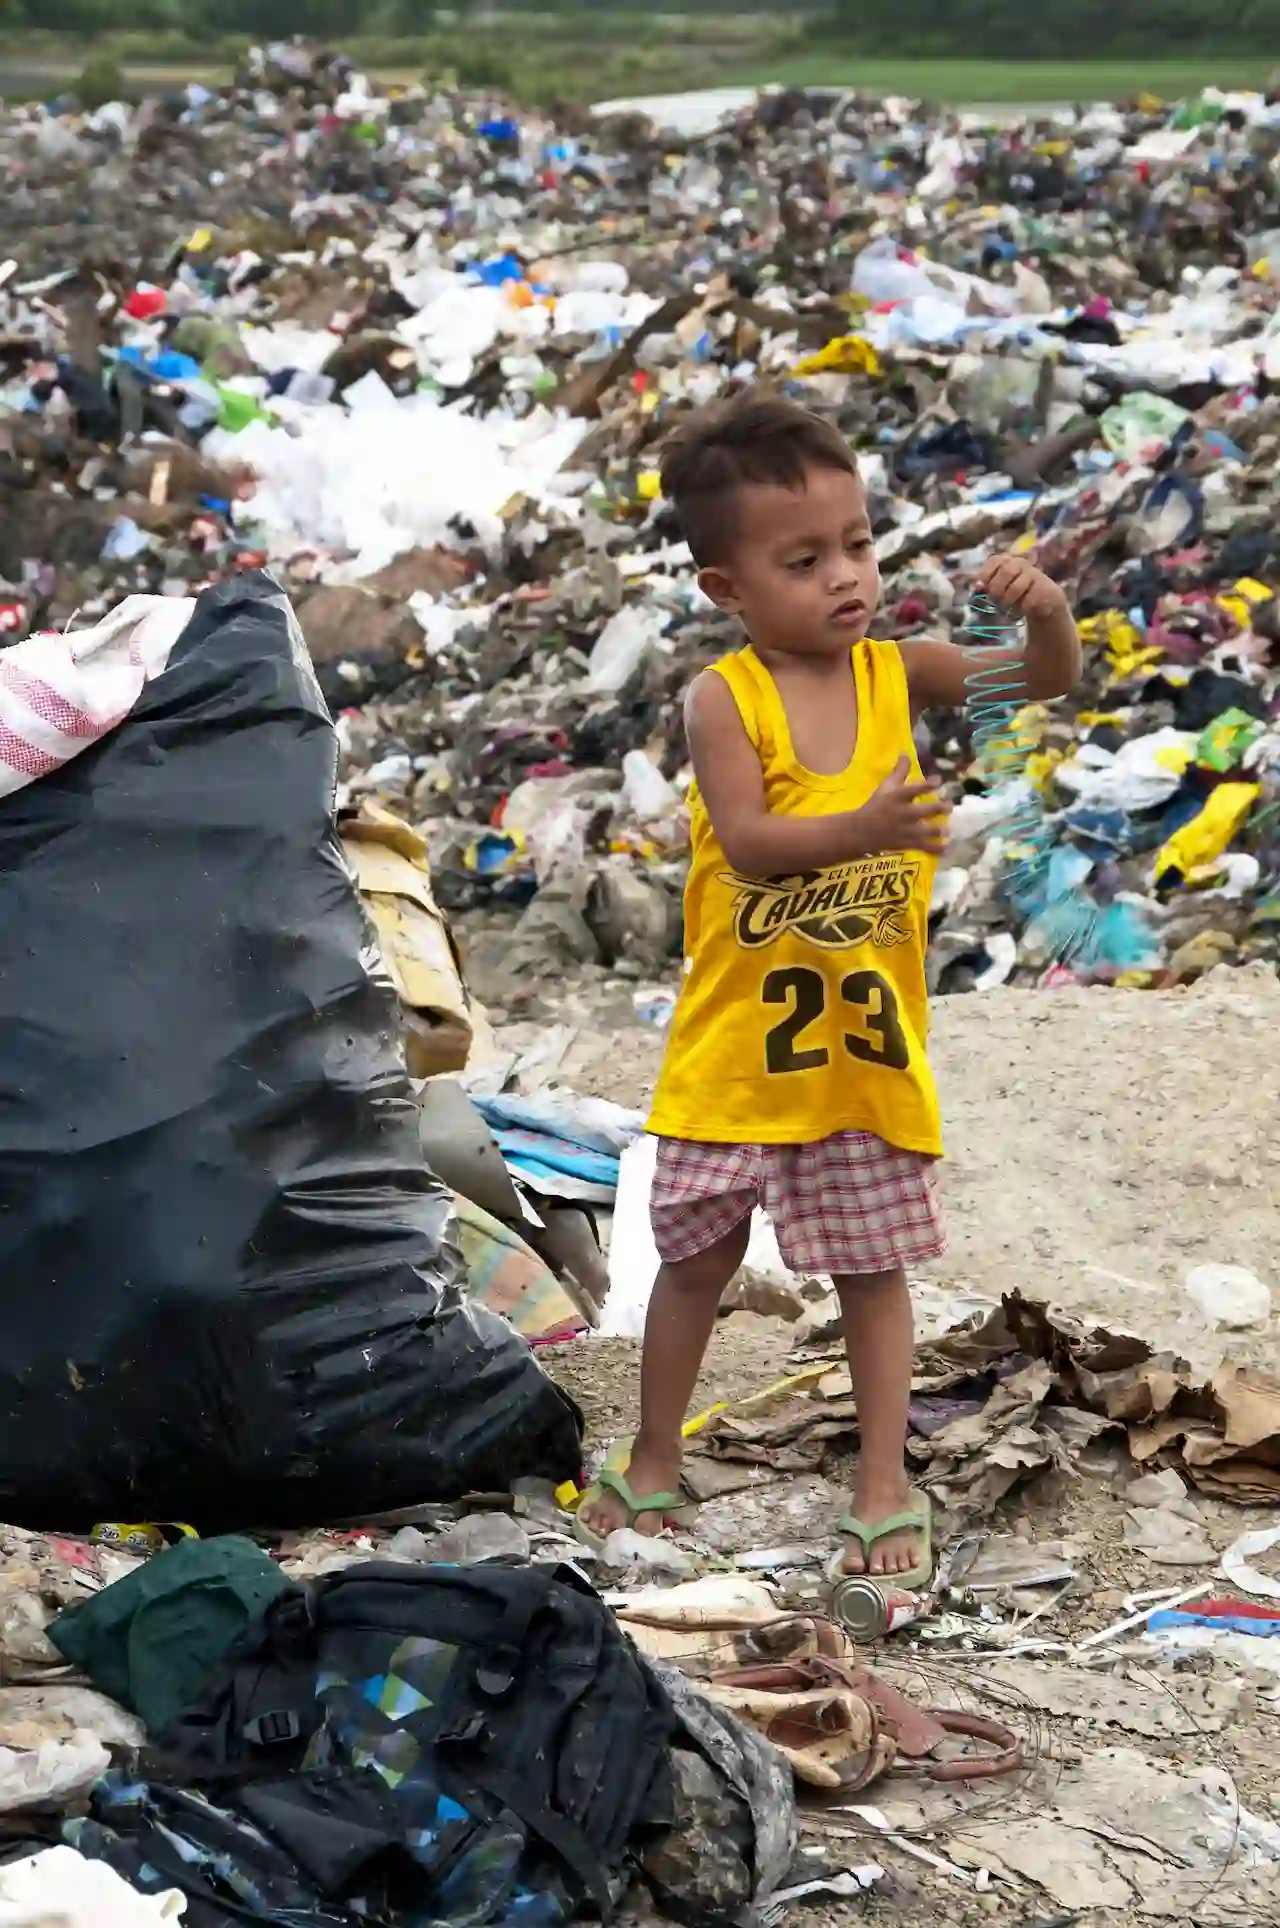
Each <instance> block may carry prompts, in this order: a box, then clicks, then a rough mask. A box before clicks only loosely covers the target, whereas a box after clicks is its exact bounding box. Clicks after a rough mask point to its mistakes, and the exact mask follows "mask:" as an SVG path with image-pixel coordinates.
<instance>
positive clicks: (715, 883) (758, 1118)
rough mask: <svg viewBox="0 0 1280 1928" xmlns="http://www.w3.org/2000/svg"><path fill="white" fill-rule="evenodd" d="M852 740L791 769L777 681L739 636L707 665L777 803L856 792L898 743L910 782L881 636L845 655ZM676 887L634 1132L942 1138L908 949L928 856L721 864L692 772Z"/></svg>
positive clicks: (920, 992) (918, 920)
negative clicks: (642, 1126)
mask: <svg viewBox="0 0 1280 1928" xmlns="http://www.w3.org/2000/svg"><path fill="white" fill-rule="evenodd" d="M852 655H853V674H854V679H855V681H856V684H857V694H858V740H857V743H856V744H855V746H854V752H853V756H852V759H851V760H850V763H849V765H848V768H847V769H845V770H842V771H841V772H840V773H839V774H838V775H835V776H821V775H819V774H818V773H817V772H815V771H813V770H807V769H805V767H804V765H803V764H801V763H799V762H798V761H797V760H796V755H795V752H794V750H793V749H792V747H791V732H790V730H789V728H788V726H787V716H786V711H785V709H784V707H783V703H782V699H781V697H780V696H779V694H778V689H777V685H776V684H775V683H774V680H773V678H772V676H771V675H770V674H769V672H768V670H767V669H766V668H765V666H764V664H763V663H762V662H761V661H760V659H759V657H758V656H757V655H756V653H755V651H754V650H753V649H750V648H747V649H744V650H742V651H741V652H740V653H739V654H737V655H734V656H727V657H725V658H724V659H723V660H722V661H721V662H718V663H716V664H715V665H714V669H715V671H716V672H717V673H718V674H719V675H721V676H723V677H724V680H725V682H726V683H727V684H728V685H729V688H730V690H731V691H732V692H733V699H734V702H735V703H736V704H737V707H738V714H739V715H740V716H741V718H742V722H743V726H744V727H745V729H746V732H747V735H748V736H749V737H750V739H751V741H752V743H753V744H754V745H755V747H756V749H757V751H758V752H759V755H760V761H761V763H762V765H763V766H764V788H765V800H766V802H767V804H768V807H769V809H770V810H771V811H773V812H776V813H777V814H779V815H783V816H797V817H818V816H826V815H829V814H834V813H836V812H839V811H842V810H856V809H858V808H859V807H860V806H861V805H862V804H864V803H866V802H867V800H868V799H869V798H870V796H871V793H872V792H873V790H875V788H876V787H877V785H878V784H880V783H881V782H883V780H884V778H885V777H887V776H888V775H889V773H890V771H891V770H892V769H893V767H894V765H895V763H896V762H897V761H898V759H899V757H901V756H904V755H906V756H909V757H910V759H911V770H912V777H913V779H914V780H915V781H917V782H918V781H919V780H920V774H921V772H920V765H919V762H918V760H917V758H916V751H915V744H914V741H913V738H912V731H911V707H910V703H909V700H908V696H907V677H906V671H905V669H904V667H903V662H902V656H901V653H900V651H899V649H898V646H897V644H896V643H875V642H871V641H869V640H868V641H864V642H861V643H858V644H857V645H856V646H855V647H854V649H853V652H852ZM690 811H691V817H692V836H693V861H692V865H691V867H690V871H689V881H688V884H687V886H686V890H685V981H684V988H683V990H682V991H681V994H680V1001H679V1003H678V1004H677V1006H676V1013H675V1017H674V1019H673V1021H672V1027H671V1035H670V1038H669V1041H668V1044H667V1052H666V1059H665V1062H664V1064H663V1067H662V1075H661V1077H660V1079H659V1081H658V1090H657V1095H656V1097H655V1099H654V1104H653V1111H652V1115H651V1116H650V1119H649V1130H650V1131H651V1132H655V1133H657V1134H658V1135H659V1136H660V1137H664V1138H686V1139H691V1140H693V1141H694V1142H696V1143H700V1144H756V1145H796V1144H809V1143H812V1142H814V1141H815V1140H817V1139H820V1138H829V1137H831V1135H832V1134H833V1133H835V1132H838V1131H870V1132H874V1133H876V1135H877V1136H878V1137H880V1138H883V1139H885V1140H886V1142H887V1143H889V1144H891V1145H898V1146H901V1147H902V1148H903V1149H904V1150H908V1151H919V1152H925V1153H929V1154H932V1155H936V1154H939V1153H940V1152H941V1150H942V1134H941V1124H940V1121H939V1116H938V1099H937V1093H936V1090H935V1088H934V1083H933V1074H932V1072H931V1071H930V1069H929V1064H928V1060H927V1058H926V1056H925V1036H926V1032H927V1029H928V1004H927V999H926V995H925V978H924V955H925V945H926V943H927V941H928V929H929V902H930V897H931V894H932V890H933V872H934V867H935V866H934V860H933V858H932V857H928V856H925V855H924V854H923V853H922V852H918V851H889V852H885V853H884V854H883V855H880V856H874V857H863V858H860V859H858V860H857V861H856V862H852V863H847V864H838V865H836V866H834V867H833V868H832V869H830V870H825V871H811V872H808V873H806V874H804V875H802V876H796V877H775V878H770V879H767V880H766V879H761V878H753V877H738V876H735V875H734V873H733V872H732V871H731V870H730V868H729V865H728V863H727V862H726V861H725V857H724V852H723V851H722V850H721V848H720V845H719V843H718V841H717V839H716V834H715V831H714V830H713V829H712V826H711V819H710V817H709V816H708V815H707V811H706V807H705V805H704V804H703V802H702V798H701V796H700V795H699V794H698V790H697V786H696V785H695V786H694V788H693V790H692V791H691V793H690Z"/></svg>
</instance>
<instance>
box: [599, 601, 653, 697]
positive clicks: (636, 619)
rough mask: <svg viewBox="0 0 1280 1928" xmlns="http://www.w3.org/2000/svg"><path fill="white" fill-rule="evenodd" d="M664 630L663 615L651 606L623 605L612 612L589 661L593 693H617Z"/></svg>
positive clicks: (603, 694)
mask: <svg viewBox="0 0 1280 1928" xmlns="http://www.w3.org/2000/svg"><path fill="white" fill-rule="evenodd" d="M661 634H662V619H661V618H660V617H659V618H657V619H655V617H654V615H653V612H652V611H651V610H647V609H633V608H631V607H630V606H627V607H625V608H622V609H620V610H619V611H618V613H617V615H616V616H611V617H610V618H609V620H608V622H607V623H606V624H605V626H604V628H603V629H602V630H601V631H600V634H599V635H598V636H597V637H596V640H595V646H594V648H593V649H592V651H591V657H590V660H589V662H588V664H587V691H588V693H589V694H590V695H592V696H616V695H617V693H618V691H619V690H620V689H622V688H623V687H624V685H625V684H626V683H627V682H629V680H630V679H631V677H632V676H633V675H634V674H635V672H636V670H638V669H639V667H640V665H641V663H642V662H643V661H644V659H645V657H646V656H647V655H648V653H649V651H650V650H651V649H652V648H653V647H654V645H655V644H656V643H657V641H658V639H659V637H660V636H661Z"/></svg>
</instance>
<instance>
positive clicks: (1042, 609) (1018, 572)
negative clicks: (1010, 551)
mask: <svg viewBox="0 0 1280 1928" xmlns="http://www.w3.org/2000/svg"><path fill="white" fill-rule="evenodd" d="M978 588H979V589H985V590H986V592H987V594H988V595H989V596H990V597H991V598H992V600H993V601H995V602H998V603H1000V604H1002V605H1003V607H1004V608H1005V609H1008V610H1011V611H1012V612H1013V613H1014V614H1015V615H1018V616H1025V617H1026V618H1027V619H1028V620H1029V621H1031V622H1041V623H1042V622H1046V621H1049V620H1051V619H1052V618H1053V617H1054V616H1064V615H1069V614H1070V610H1069V607H1068V604H1067V598H1066V592H1065V591H1064V590H1063V589H1062V588H1061V586H1060V585H1059V584H1058V583H1056V582H1054V580H1053V579H1052V577H1051V576H1046V575H1045V573H1044V570H1043V569H1037V568H1036V566H1035V564H1034V562H1028V560H1027V558H1026V557H1025V556H992V557H990V558H989V560H988V561H986V562H984V563H983V565H982V567H981V569H980V570H979V571H978Z"/></svg>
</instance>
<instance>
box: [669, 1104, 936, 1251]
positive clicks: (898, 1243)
mask: <svg viewBox="0 0 1280 1928" xmlns="http://www.w3.org/2000/svg"><path fill="white" fill-rule="evenodd" d="M935 1162H936V1161H935V1160H934V1159H932V1158H927V1157H926V1156H925V1155H924V1154H923V1153H922V1152H917V1151H901V1150H899V1149H898V1147H897V1146H896V1145H887V1144H886V1143H885V1142H884V1139H883V1138H877V1137H875V1136H874V1134H873V1133H871V1132H869V1131H839V1132H836V1133H835V1135H834V1137H831V1138H822V1139H819V1140H818V1141H817V1143H815V1144H811V1145H695V1144H691V1143H690V1142H689V1141H688V1140H687V1139H683V1138H660V1139H659V1140H658V1160H657V1170H656V1172H655V1174H654V1180H653V1192H652V1195H651V1197H650V1201H649V1217H650V1222H651V1223H652V1226H653V1237H654V1242H655V1244H656V1245H657V1247H658V1253H659V1256H660V1257H661V1258H662V1259H663V1260H664V1261H665V1262H666V1263H667V1264H668V1265H678V1264H679V1263H680V1261H681V1260H682V1259H691V1258H696V1257H697V1255H698V1254H699V1253H700V1252H705V1251H706V1250H707V1249H708V1248H709V1247H710V1246H712V1245H716V1244H718V1243H719V1241H720V1240H721V1239H722V1238H725V1237H727V1235H728V1234H729V1233H730V1232H732V1231H733V1230H734V1228H735V1227H736V1226H739V1225H741V1224H742V1222H743V1220H744V1219H747V1218H750V1216H751V1214H752V1212H753V1211H754V1210H755V1208H756V1207H757V1206H758V1205H759V1206H762V1207H763V1209H764V1210H765V1211H766V1212H767V1213H768V1215H769V1217H770V1218H771V1219H772V1220H773V1228H774V1231H775V1233H776V1234H777V1239H778V1250H779V1251H780V1252H781V1254H782V1257H783V1259H784V1260H785V1261H786V1263H787V1265H789V1266H790V1268H791V1270H792V1271H793V1272H826V1273H830V1274H833V1275H835V1276H837V1277H839V1276H845V1277H847V1276H850V1275H852V1274H857V1273H866V1272H892V1271H893V1270H894V1269H895V1267H897V1266H899V1265H914V1264H916V1263H918V1262H919V1261H920V1260H922V1259H934V1258H938V1257H939V1256H940V1255H941V1254H942V1253H943V1252H944V1251H945V1250H946V1245H947V1234H946V1222H945V1220H944V1218H943V1212H942V1201H941V1199H940V1198H939V1196H938V1188H937V1182H936V1180H935V1178H934V1172H933V1167H934V1164H935Z"/></svg>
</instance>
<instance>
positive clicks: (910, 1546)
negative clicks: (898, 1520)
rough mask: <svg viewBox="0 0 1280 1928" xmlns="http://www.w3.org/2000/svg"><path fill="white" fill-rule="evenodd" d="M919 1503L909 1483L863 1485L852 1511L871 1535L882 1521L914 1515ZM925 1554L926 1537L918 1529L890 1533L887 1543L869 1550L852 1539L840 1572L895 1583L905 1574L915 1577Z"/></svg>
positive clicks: (878, 1543)
mask: <svg viewBox="0 0 1280 1928" xmlns="http://www.w3.org/2000/svg"><path fill="white" fill-rule="evenodd" d="M916 1500H917V1496H916V1495H914V1494H913V1493H912V1491H911V1488H910V1486H909V1485H908V1483H907V1481H906V1480H905V1479H902V1480H897V1481H894V1482H893V1483H892V1484H890V1485H885V1486H878V1485H873V1484H872V1483H870V1482H867V1483H866V1484H865V1485H864V1484H862V1483H861V1482H860V1483H859V1484H858V1485H857V1486H855V1487H854V1489H853V1499H852V1502H851V1506H850V1511H851V1512H852V1514H853V1516H854V1518H855V1519H857V1520H858V1521H859V1522H860V1523H861V1525H863V1526H864V1527H865V1528H866V1529H867V1530H868V1532H869V1533H871V1532H874V1530H875V1528H876V1527H877V1526H879V1525H880V1522H881V1521H882V1520H891V1519H892V1518H893V1516H894V1514H895V1513H907V1512H911V1511H912V1510H913V1509H914V1507H915V1505H916ZM923 1552H924V1541H923V1536H922V1534H921V1531H920V1529H919V1528H918V1527H914V1526H903V1527H899V1528H897V1529H896V1530H895V1531H894V1532H892V1533H886V1534H885V1536H884V1538H883V1539H877V1540H873V1541H872V1543H871V1545H870V1547H869V1548H867V1549H866V1550H864V1548H863V1547H862V1545H861V1544H860V1542H859V1541H858V1540H857V1539H855V1538H852V1537H851V1538H850V1539H849V1541H848V1543H847V1544H846V1546H845V1550H844V1557H843V1559H842V1560H841V1562H840V1571H841V1572H842V1573H869V1574H870V1575H871V1576H872V1577H873V1578H875V1579H880V1578H882V1577H883V1578H885V1579H892V1578H894V1577H895V1576H896V1575H898V1574H901V1573H911V1572H912V1571H913V1570H914V1569H915V1568H916V1567H918V1566H919V1564H920V1560H921V1556H922V1554H923Z"/></svg>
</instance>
